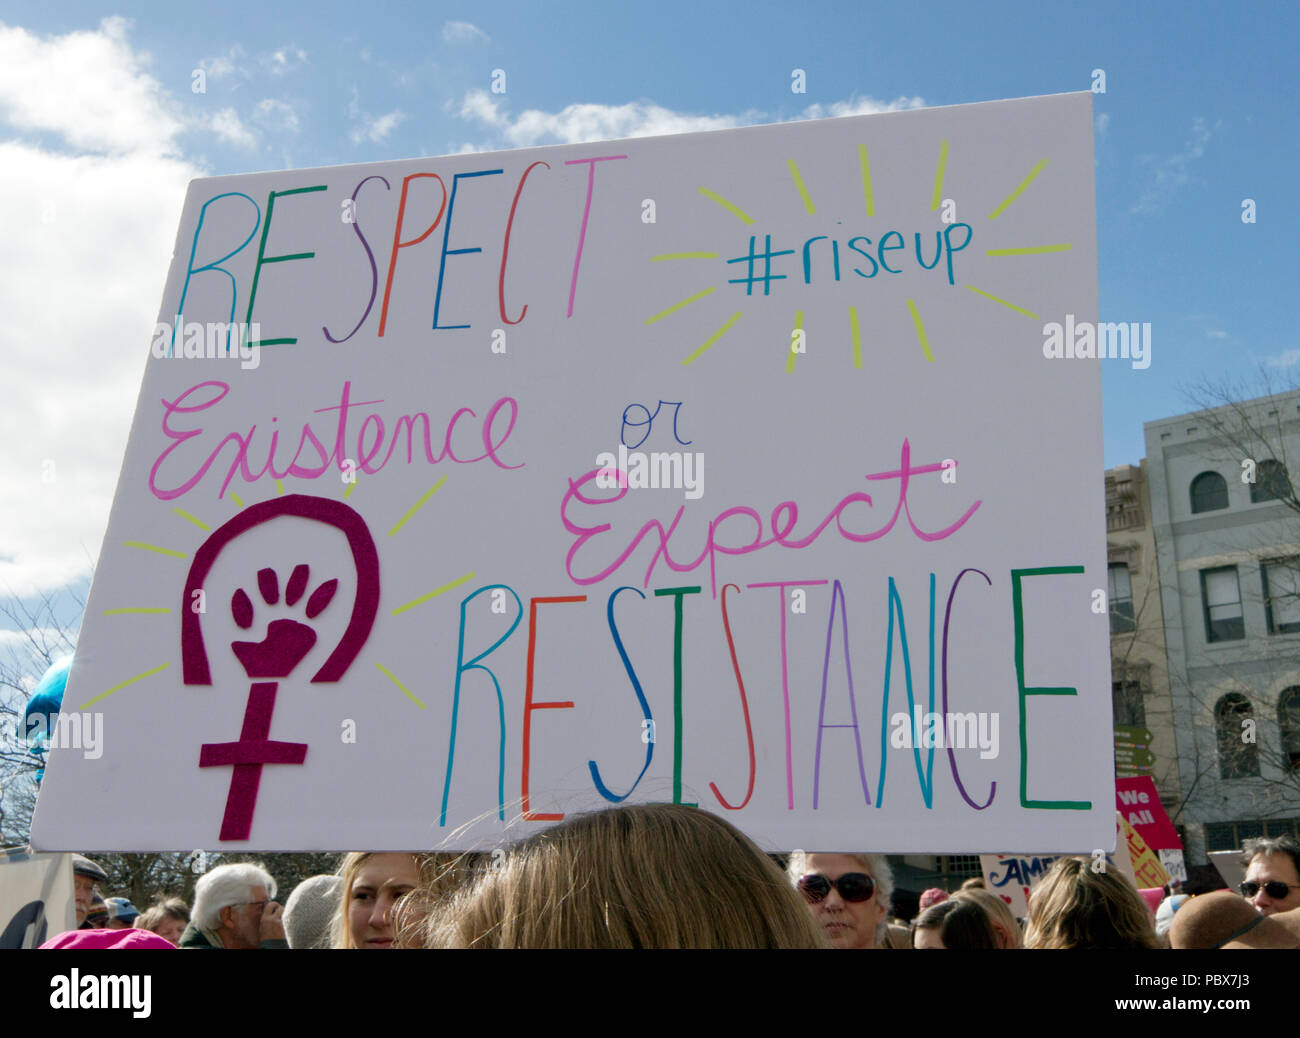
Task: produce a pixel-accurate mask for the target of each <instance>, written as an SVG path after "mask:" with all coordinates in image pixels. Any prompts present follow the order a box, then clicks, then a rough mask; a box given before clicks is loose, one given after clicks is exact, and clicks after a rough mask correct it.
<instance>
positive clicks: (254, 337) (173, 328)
mask: <svg viewBox="0 0 1300 1038" xmlns="http://www.w3.org/2000/svg"><path fill="white" fill-rule="evenodd" d="M177 333H180V335H181V348H180V350H176V335H177ZM223 337H224V341H223ZM232 337H233V339H234V341H233V342H232V341H231V339H232ZM261 338H262V327H261V325H259V324H251V325H248V324H223V323H222V322H220V321H206V322H202V323H200V322H199V321H186V320H185V319H184V318H183V317H182V316H181V315H180V314H177V315H176V323H175V324H168V323H167V322H166V321H160V322H159V323H158V324H155V325H154V326H153V341H152V342H151V343H150V344H149V352H150V353H152V354H153V355H154V356H155V357H157V358H158V359H159V360H162V359H163V358H165V357H181V358H184V359H186V360H198V359H202V358H204V357H206V358H207V359H208V360H214V359H216V358H223V359H224V358H234V359H238V360H239V361H241V363H240V365H239V366H240V367H241V368H245V369H248V368H253V369H256V368H257V366H258V365H259V364H261V363H262V347H261V346H259V345H257V342H258V340H260V339H261Z"/></svg>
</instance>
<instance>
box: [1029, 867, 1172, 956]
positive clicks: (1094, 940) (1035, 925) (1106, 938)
mask: <svg viewBox="0 0 1300 1038" xmlns="http://www.w3.org/2000/svg"><path fill="white" fill-rule="evenodd" d="M1159 946H1160V944H1159V942H1158V941H1157V940H1156V932H1155V926H1154V925H1153V924H1152V921H1151V913H1150V912H1148V911H1147V906H1146V903H1145V902H1144V901H1143V900H1142V898H1141V896H1140V895H1139V894H1138V892H1137V890H1136V889H1135V888H1134V886H1133V884H1131V883H1130V882H1129V881H1128V880H1127V879H1125V878H1124V877H1123V876H1122V875H1120V874H1119V873H1117V872H1115V871H1114V870H1113V869H1110V870H1108V871H1105V872H1095V871H1093V869H1092V861H1091V859H1089V858H1057V859H1056V861H1054V862H1053V863H1052V866H1051V868H1049V869H1048V870H1047V874H1046V875H1045V876H1044V877H1043V878H1042V879H1041V880H1040V881H1039V882H1038V885H1037V886H1035V887H1034V889H1033V891H1032V892H1031V894H1030V898H1029V925H1028V927H1027V928H1026V930H1025V947H1026V948H1110V949H1124V948H1158V947H1159Z"/></svg>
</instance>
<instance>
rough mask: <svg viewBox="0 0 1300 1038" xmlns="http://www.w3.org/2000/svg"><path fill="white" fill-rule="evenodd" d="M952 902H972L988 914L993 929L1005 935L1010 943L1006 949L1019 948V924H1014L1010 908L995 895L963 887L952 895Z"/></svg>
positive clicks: (1014, 919) (974, 888) (979, 889)
mask: <svg viewBox="0 0 1300 1038" xmlns="http://www.w3.org/2000/svg"><path fill="white" fill-rule="evenodd" d="M952 900H953V901H973V902H974V903H975V904H977V905H979V906H980V907H981V908H982V909H984V911H985V912H986V913H987V914H988V917H989V921H990V922H991V923H992V924H993V929H995V930H998V931H1000V932H1002V933H1005V934H1006V935H1007V939H1008V940H1009V941H1010V942H1011V943H1010V944H1009V945H1008V947H1010V948H1019V947H1020V946H1021V943H1022V940H1023V938H1022V936H1021V933H1020V924H1019V923H1018V922H1016V917H1015V916H1014V915H1013V914H1012V912H1011V908H1010V906H1009V905H1008V904H1007V903H1006V902H1005V901H1003V900H1002V898H1000V897H998V896H997V894H994V893H992V892H991V891H988V890H983V889H981V888H979V887H968V886H965V885H963V886H962V888H961V889H960V890H958V891H957V892H956V893H955V894H953V895H952Z"/></svg>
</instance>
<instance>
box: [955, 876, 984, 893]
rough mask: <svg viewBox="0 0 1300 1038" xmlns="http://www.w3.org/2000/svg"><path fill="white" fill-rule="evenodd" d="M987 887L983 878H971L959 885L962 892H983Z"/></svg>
mask: <svg viewBox="0 0 1300 1038" xmlns="http://www.w3.org/2000/svg"><path fill="white" fill-rule="evenodd" d="M987 887H988V884H986V883H985V882H984V877H983V876H971V878H970V879H968V880H965V881H964V882H963V883H962V885H961V889H962V890H985V889H987Z"/></svg>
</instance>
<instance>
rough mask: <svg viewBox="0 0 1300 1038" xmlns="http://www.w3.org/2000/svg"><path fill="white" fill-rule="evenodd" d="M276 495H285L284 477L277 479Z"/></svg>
mask: <svg viewBox="0 0 1300 1038" xmlns="http://www.w3.org/2000/svg"><path fill="white" fill-rule="evenodd" d="M275 496H276V497H284V480H282V479H277V480H276V481H275Z"/></svg>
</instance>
